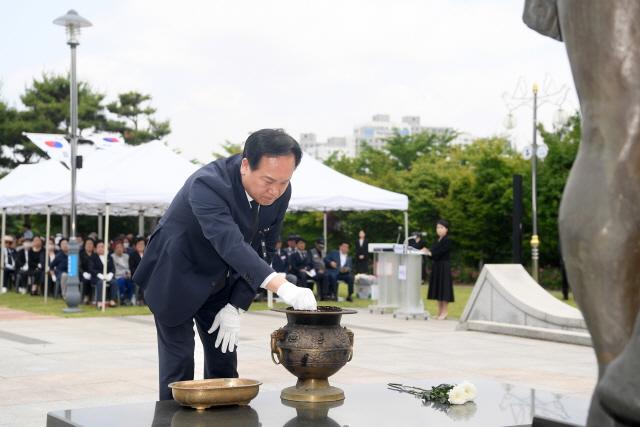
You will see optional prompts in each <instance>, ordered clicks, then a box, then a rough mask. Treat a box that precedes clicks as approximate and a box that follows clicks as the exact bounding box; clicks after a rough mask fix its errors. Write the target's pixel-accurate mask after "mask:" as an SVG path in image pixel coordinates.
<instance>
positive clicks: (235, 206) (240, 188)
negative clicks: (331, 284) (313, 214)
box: [133, 129, 317, 400]
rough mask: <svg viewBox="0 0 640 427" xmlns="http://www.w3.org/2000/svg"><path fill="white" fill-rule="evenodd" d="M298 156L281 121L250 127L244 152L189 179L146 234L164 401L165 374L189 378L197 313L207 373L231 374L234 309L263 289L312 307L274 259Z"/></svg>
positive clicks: (143, 282)
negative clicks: (277, 124) (273, 263)
mask: <svg viewBox="0 0 640 427" xmlns="http://www.w3.org/2000/svg"><path fill="white" fill-rule="evenodd" d="M301 157H302V152H301V150H300V146H299V145H298V143H297V142H296V141H295V140H294V139H293V138H292V137H290V136H289V135H287V134H286V133H284V132H283V131H281V130H273V129H263V130H260V131H257V132H255V133H253V134H251V135H250V136H249V138H247V141H246V143H245V146H244V151H243V153H242V155H234V156H231V157H229V158H223V159H219V160H216V161H214V162H212V163H209V164H208V165H206V166H204V167H202V168H200V169H199V170H198V171H196V172H195V173H194V174H193V175H191V176H190V177H189V178H188V179H187V181H186V182H185V184H184V186H183V187H182V189H181V190H180V191H179V192H178V194H177V195H176V196H175V198H174V199H173V202H172V203H171V205H170V206H169V209H168V210H167V212H166V213H165V214H164V215H163V217H162V219H161V220H160V222H159V224H158V226H157V227H156V229H155V230H154V232H153V233H152V235H151V236H150V237H149V244H148V247H147V250H146V252H145V254H144V257H143V258H142V261H141V262H140V265H139V266H138V269H137V270H136V273H135V275H134V277H133V279H134V281H135V282H136V283H138V284H139V285H140V286H141V287H142V288H143V289H144V297H145V302H146V303H147V304H148V305H149V308H150V309H151V311H152V312H153V315H154V318H155V323H156V330H157V335H158V356H159V358H158V360H159V370H160V400H167V399H171V398H172V396H171V390H170V389H169V388H168V384H169V383H171V382H173V381H181V380H190V379H193V371H194V360H193V353H194V346H195V344H194V339H193V324H194V320H195V324H196V327H197V329H198V334H199V336H200V340H201V341H202V344H203V347H204V356H205V357H204V359H205V362H204V377H205V378H230V377H237V376H238V372H237V358H236V353H235V348H236V346H237V344H238V335H239V332H240V316H241V314H242V313H244V311H245V310H247V309H248V308H249V306H250V305H251V302H252V301H253V298H254V296H255V294H256V292H257V290H258V289H259V288H265V289H268V290H270V291H272V292H276V293H277V294H278V296H279V297H280V298H281V299H282V300H284V302H286V303H287V304H289V305H292V306H293V308H295V309H299V310H315V309H316V308H317V304H316V300H315V298H314V296H313V293H312V292H311V290H309V289H305V288H299V287H297V286H295V285H294V284H292V283H290V282H288V281H287V280H286V278H285V277H284V275H281V274H278V273H276V272H275V271H274V270H273V268H271V267H270V261H271V260H270V257H271V255H272V254H273V252H274V248H275V242H276V241H277V240H278V238H279V234H280V229H281V227H282V221H283V219H284V215H285V212H286V210H287V206H288V204H289V199H290V197H291V184H290V180H291V176H292V175H293V172H294V170H295V168H296V167H297V166H298V164H299V163H300V160H301Z"/></svg>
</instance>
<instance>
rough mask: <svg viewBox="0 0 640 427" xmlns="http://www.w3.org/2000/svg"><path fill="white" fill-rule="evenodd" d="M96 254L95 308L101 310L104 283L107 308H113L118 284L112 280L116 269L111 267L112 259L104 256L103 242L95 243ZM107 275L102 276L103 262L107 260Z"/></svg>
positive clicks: (94, 275)
mask: <svg viewBox="0 0 640 427" xmlns="http://www.w3.org/2000/svg"><path fill="white" fill-rule="evenodd" d="M96 254H97V255H98V257H97V259H96V262H95V264H94V267H95V271H94V272H93V273H94V274H93V278H94V283H95V286H96V306H97V307H98V308H102V284H103V283H106V284H107V287H108V290H107V293H106V295H107V297H108V298H109V301H108V303H107V304H109V307H115V306H116V305H117V304H116V300H117V299H118V283H117V282H116V280H115V279H114V276H115V272H116V268H115V266H114V265H113V258H111V257H109V256H107V255H105V248H104V241H103V240H98V241H96ZM107 259H108V261H107V275H106V276H105V275H104V261H105V260H107Z"/></svg>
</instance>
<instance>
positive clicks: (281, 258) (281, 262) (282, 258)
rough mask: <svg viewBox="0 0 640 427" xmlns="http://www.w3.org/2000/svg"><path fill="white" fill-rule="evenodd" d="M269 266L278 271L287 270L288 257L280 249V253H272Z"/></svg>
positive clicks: (284, 271)
mask: <svg viewBox="0 0 640 427" xmlns="http://www.w3.org/2000/svg"><path fill="white" fill-rule="evenodd" d="M271 267H272V268H273V269H274V270H275V271H277V272H278V273H287V272H289V257H288V256H287V254H285V253H284V250H282V249H280V253H274V254H273V258H272V259H271Z"/></svg>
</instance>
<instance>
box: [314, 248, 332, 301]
mask: <svg viewBox="0 0 640 427" xmlns="http://www.w3.org/2000/svg"><path fill="white" fill-rule="evenodd" d="M323 251H324V239H316V246H315V248H311V249H310V250H309V253H310V254H311V260H312V261H313V268H314V270H315V271H316V275H315V277H314V278H313V280H315V281H316V284H317V285H318V296H319V297H320V299H321V300H322V301H324V300H327V299H330V298H329V297H330V295H329V289H328V288H329V284H328V280H327V267H326V265H325V264H324V257H323V256H322V252H323Z"/></svg>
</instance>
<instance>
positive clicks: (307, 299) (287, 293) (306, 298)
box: [276, 281, 318, 310]
mask: <svg viewBox="0 0 640 427" xmlns="http://www.w3.org/2000/svg"><path fill="white" fill-rule="evenodd" d="M276 292H277V293H278V296H280V298H282V299H283V301H284V302H285V303H287V304H291V305H292V306H293V309H294V310H317V309H318V303H317V302H316V297H315V296H314V295H313V292H312V291H311V289H308V288H300V287H298V286H296V285H294V284H293V283H291V282H286V281H285V282H284V283H282V284H281V285H280V287H279V288H278V290H277V291H276Z"/></svg>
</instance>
